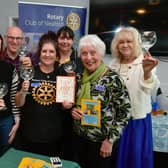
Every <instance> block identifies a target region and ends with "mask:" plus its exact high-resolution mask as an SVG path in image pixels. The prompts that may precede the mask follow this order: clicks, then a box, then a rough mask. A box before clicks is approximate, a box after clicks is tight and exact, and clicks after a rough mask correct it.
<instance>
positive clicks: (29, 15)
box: [18, 1, 87, 50]
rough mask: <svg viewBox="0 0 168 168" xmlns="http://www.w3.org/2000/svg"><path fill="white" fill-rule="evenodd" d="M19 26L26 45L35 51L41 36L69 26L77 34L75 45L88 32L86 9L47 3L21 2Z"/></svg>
mask: <svg viewBox="0 0 168 168" xmlns="http://www.w3.org/2000/svg"><path fill="white" fill-rule="evenodd" d="M18 5H19V7H18V8H19V26H20V27H21V28H22V30H23V32H24V34H25V43H26V44H27V47H28V48H31V50H33V47H35V46H36V44H37V42H38V40H39V37H40V36H41V34H43V33H46V32H48V31H49V30H51V31H55V32H56V31H57V30H58V29H59V28H60V27H62V26H65V25H67V26H69V27H70V28H71V29H72V30H73V31H74V33H75V39H74V45H75V46H76V45H77V43H78V41H79V38H80V37H81V36H83V35H84V34H85V32H86V31H85V30H86V14H87V8H86V7H74V6H63V5H54V4H45V3H42V4H41V3H32V2H21V1H20V2H19V3H18Z"/></svg>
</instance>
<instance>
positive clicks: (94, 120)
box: [81, 99, 101, 127]
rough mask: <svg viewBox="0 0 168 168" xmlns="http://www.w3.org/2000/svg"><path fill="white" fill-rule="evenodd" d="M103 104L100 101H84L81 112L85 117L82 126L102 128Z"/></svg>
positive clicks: (82, 101)
mask: <svg viewBox="0 0 168 168" xmlns="http://www.w3.org/2000/svg"><path fill="white" fill-rule="evenodd" d="M100 109H101V102H100V100H92V99H82V100H81V110H82V111H83V113H84V116H83V117H82V119H81V124H82V125H89V126H95V127H100V126H101V122H100V120H101V112H100Z"/></svg>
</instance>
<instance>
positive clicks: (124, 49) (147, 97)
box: [110, 27, 159, 168]
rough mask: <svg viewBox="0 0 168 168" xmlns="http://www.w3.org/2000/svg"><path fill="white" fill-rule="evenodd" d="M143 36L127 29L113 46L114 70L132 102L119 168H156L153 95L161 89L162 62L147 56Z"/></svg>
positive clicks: (122, 138) (116, 37)
mask: <svg viewBox="0 0 168 168" xmlns="http://www.w3.org/2000/svg"><path fill="white" fill-rule="evenodd" d="M140 41H141V40H140V34H139V32H138V31H137V30H136V29H135V28H133V27H124V28H122V29H121V30H120V31H119V32H117V33H116V34H115V37H114V39H113V41H112V43H111V51H112V55H113V56H114V59H113V61H112V62H111V64H110V67H111V68H112V69H114V70H115V71H116V72H118V73H119V74H120V75H121V77H122V78H123V80H124V81H125V83H126V86H127V88H128V91H129V95H130V98H131V106H132V110H131V116H132V118H131V119H130V121H129V124H128V126H126V128H125V130H124V132H123V135H122V137H121V140H120V144H119V150H118V161H117V168H153V146H152V124H151V114H150V112H151V109H152V107H151V91H152V89H153V88H154V86H155V87H156V86H157V85H158V86H159V80H158V78H157V76H156V74H155V73H154V72H155V70H154V69H155V67H156V66H157V64H158V61H157V60H156V59H155V58H153V57H152V56H151V55H150V54H149V53H145V54H144V53H143V51H142V48H141V44H140Z"/></svg>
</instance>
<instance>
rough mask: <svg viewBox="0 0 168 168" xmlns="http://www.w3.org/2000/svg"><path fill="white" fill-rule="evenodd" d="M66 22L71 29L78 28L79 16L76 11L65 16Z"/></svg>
mask: <svg viewBox="0 0 168 168" xmlns="http://www.w3.org/2000/svg"><path fill="white" fill-rule="evenodd" d="M66 24H67V26H69V27H70V28H71V29H72V30H78V29H79V27H80V17H79V15H78V14H76V13H73V12H72V13H70V14H69V15H68V16H67V19H66Z"/></svg>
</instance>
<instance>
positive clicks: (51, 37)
mask: <svg viewBox="0 0 168 168" xmlns="http://www.w3.org/2000/svg"><path fill="white" fill-rule="evenodd" d="M46 43H52V44H53V46H54V48H55V50H56V53H57V60H59V52H58V48H57V42H56V33H55V32H53V31H48V33H46V34H43V35H42V36H41V37H40V39H39V43H38V48H37V55H38V56H40V53H41V50H42V47H43V45H44V44H46Z"/></svg>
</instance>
